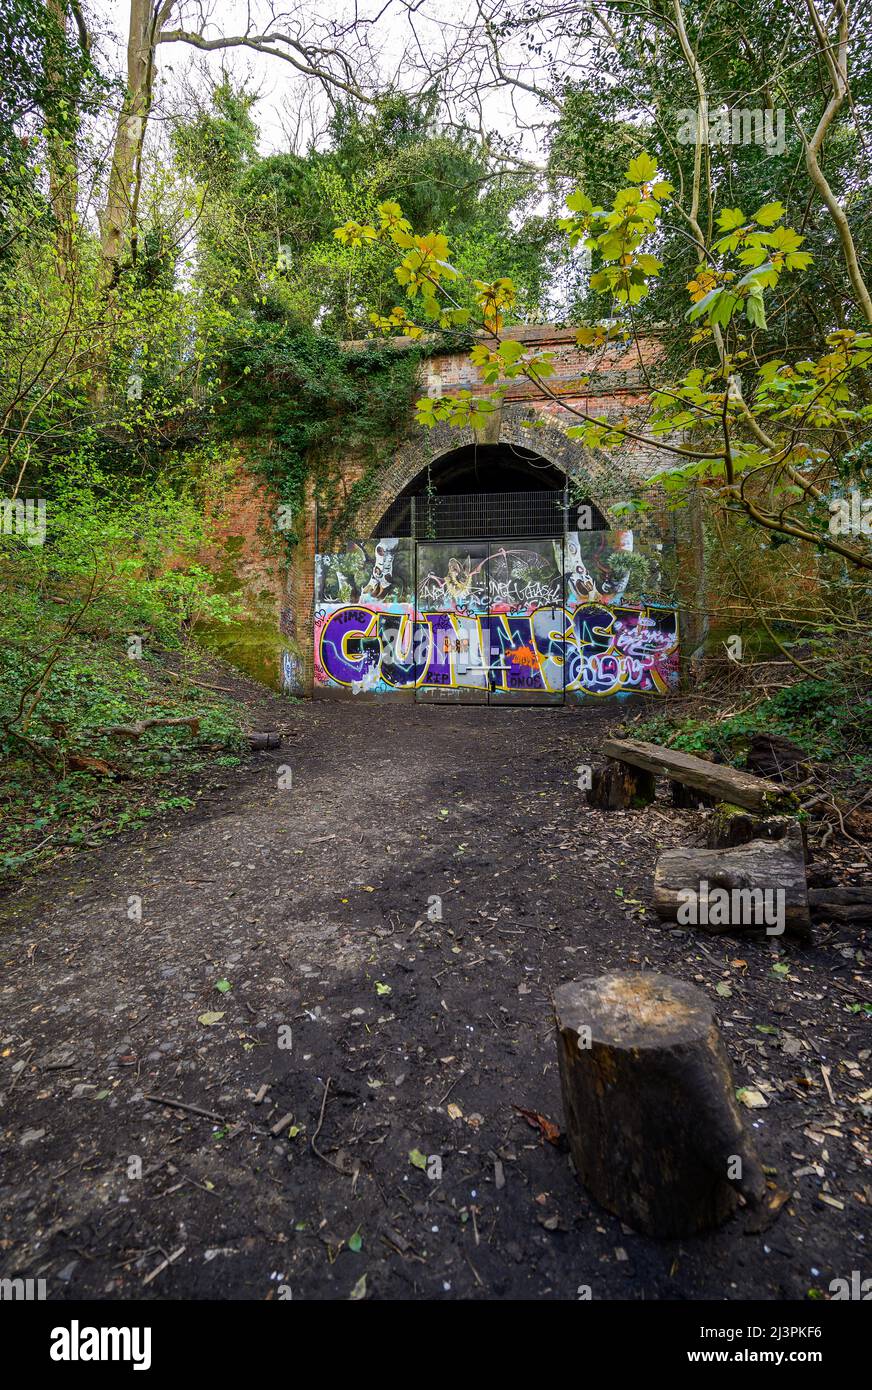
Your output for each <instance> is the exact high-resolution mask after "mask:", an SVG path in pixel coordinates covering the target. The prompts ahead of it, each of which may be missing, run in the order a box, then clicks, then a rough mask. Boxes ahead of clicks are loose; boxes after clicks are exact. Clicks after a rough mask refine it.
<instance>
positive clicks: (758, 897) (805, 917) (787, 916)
mask: <svg viewBox="0 0 872 1390" xmlns="http://www.w3.org/2000/svg"><path fill="white" fill-rule="evenodd" d="M654 910H655V912H656V913H657V916H658V917H660V918H661V919H662V920H663V921H666V922H678V923H679V924H680V925H682V926H683V925H690V926H695V927H699V928H700V929H701V930H702V931H707V932H711V933H713V934H714V935H717V934H718V933H719V932H728V931H735V930H737V929H740V930H742V931H746V932H747V931H764V930H765V931H766V933H767V935H771V936H779V935H781V933H782V932H793V933H795V934H796V935H797V936H800V937H802V938H804V939H805V940H808V939H809V938H810V936H811V917H810V914H809V909H808V886H807V883H806V877H805V856H804V854H803V849H802V838H801V835H799V834H798V833H796V834H793V833H791V834H789V835H785V837H784V838H783V839H781V840H751V841H750V843H749V844H747V845H739V846H738V847H737V848H735V849H670V850H666V852H665V853H664V854H661V856H660V858H659V859H658V860H657V867H656V868H655V870H654Z"/></svg>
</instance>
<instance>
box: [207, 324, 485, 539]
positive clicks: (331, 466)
mask: <svg viewBox="0 0 872 1390" xmlns="http://www.w3.org/2000/svg"><path fill="white" fill-rule="evenodd" d="M468 348H469V339H468V337H467V336H466V335H460V334H456V333H454V334H439V335H434V336H433V337H432V338H430V339H428V340H427V341H426V342H422V341H420V340H419V341H417V342H415V343H411V344H408V345H405V344H398V343H396V342H394V343H390V342H387V341H383V340H375V339H374V340H372V341H371V342H366V343H359V344H353V345H343V344H342V343H340V342H338V341H337V340H336V339H333V338H330V337H327V336H322V335H321V334H319V333H318V332H316V331H315V330H312V329H299V328H298V329H291V328H289V327H288V326H287V325H286V324H278V323H257V324H255V325H254V326H253V327H252V331H251V333H250V334H249V335H248V336H246V337H245V338H244V339H238V340H236V341H234V342H231V343H229V344H228V347H227V351H226V355H225V363H224V386H223V390H222V408H221V413H220V416H219V426H220V428H221V429H222V431H223V432H224V434H225V435H226V436H227V437H228V438H231V437H232V438H233V439H235V440H239V441H242V442H244V443H245V444H246V445H247V448H246V455H247V460H248V465H249V467H250V468H252V469H253V470H254V471H256V472H257V473H258V475H259V476H260V477H261V478H262V479H263V481H264V482H265V483H266V484H267V485H268V486H269V487H270V488H271V489H272V491H273V492H274V493H275V495H276V497H277V499H278V501H279V503H280V504H284V505H285V506H286V507H289V508H290V514H291V515H292V517H293V518H297V517H299V516H300V515H301V513H302V510H303V506H304V502H305V495H306V485H307V483H308V481H309V480H310V479H313V480H314V483H315V495H316V497H317V499H318V503H319V507H320V508H321V512H322V514H323V515H326V516H328V517H329V518H330V528H329V529H330V533H331V534H332V535H334V536H339V535H341V534H343V532H348V531H349V530H350V529H353V522H354V518H355V516H356V514H357V512H358V511H359V509H360V507H361V506H362V504H363V503H364V502H365V501H366V500H367V499H368V498H369V497H371V496H373V495H374V494H375V492H376V491H377V490H378V486H379V478H380V475H381V472H382V470H383V469H384V468H385V467H386V466H387V465H388V464H389V462H390V460H391V458H392V457H393V455H394V453H395V451H396V449H397V447H398V446H399V444H400V443H401V442H402V440H403V439H404V438H405V437H406V435H407V433H408V431H409V430H410V428H411V426H412V421H413V418H414V409H413V406H414V401H415V399H416V398H417V396H418V395H420V392H421V366H422V363H423V361H424V359H425V358H427V357H429V356H434V355H436V354H439V353H445V352H463V351H468ZM350 457H353V458H354V459H355V462H356V463H357V464H358V466H360V464H363V472H362V474H361V475H360V477H359V478H358V479H357V481H355V482H354V483H352V484H350V485H348V484H347V483H346V481H345V479H344V477H343V472H344V467H345V465H346V463H347V461H348V460H349V458H350ZM285 539H286V540H287V541H288V543H289V544H290V545H291V546H293V545H294V544H295V543H296V541H297V540H298V539H299V536H298V534H297V531H296V527H294V526H292V527H291V528H290V529H289V530H287V531H286V532H285Z"/></svg>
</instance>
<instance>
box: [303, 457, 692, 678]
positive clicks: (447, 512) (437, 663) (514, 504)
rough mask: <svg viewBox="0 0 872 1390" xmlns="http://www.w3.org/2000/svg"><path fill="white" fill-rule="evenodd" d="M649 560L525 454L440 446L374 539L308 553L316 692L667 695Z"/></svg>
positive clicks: (664, 644)
mask: <svg viewBox="0 0 872 1390" xmlns="http://www.w3.org/2000/svg"><path fill="white" fill-rule="evenodd" d="M476 484H477V485H479V486H481V485H482V484H483V485H484V486H485V487H486V488H488V489H489V490H486V491H484V490H472V488H473V486H474V485H476ZM319 539H320V530H319ZM656 561H657V555H656V551H653V552H652V553H651V554H649V555H648V556H647V557H646V556H645V555H644V554H643V552H642V551H641V550H640V548H639V546H638V543H637V537H636V536H635V535H634V532H633V530H632V529H630V527H629V526H628V525H626V524H615V523H614V520H612V521H611V523H610V519H609V518H608V517H607V516H606V515H605V514H604V513H603V511H601V510H600V509H599V508H598V507H597V506H596V504H595V503H593V502H592V501H587V500H585V501H578V500H577V498H576V496H575V495H574V490H573V489H572V488H571V487H570V483H569V480H568V478H567V476H566V474H565V473H563V472H562V471H561V470H560V469H559V468H557V467H555V466H554V465H553V464H552V463H550V462H549V461H548V460H547V459H545V458H542V457H541V456H540V455H538V454H535V453H534V452H533V451H531V450H526V449H520V448H518V447H517V446H514V445H512V446H505V445H485V446H477V445H471V446H466V447H464V448H461V449H456V450H452V451H449V452H448V453H446V454H444V455H442V456H441V457H439V458H438V459H436V460H434V461H433V462H432V463H431V464H430V465H428V467H427V469H426V470H425V471H424V473H423V474H422V475H421V476H419V477H416V478H415V479H413V480H412V482H411V483H410V484H409V485H408V486H407V487H406V488H405V489H404V490H403V491H402V492H401V493H400V494H399V496H398V497H397V498H396V499H395V500H394V501H393V502H392V503H391V504H390V506H389V507H388V508H387V510H386V511H385V512H384V513H383V515H382V516H381V517H380V518H379V520H378V521H377V522H376V523H375V525H374V527H373V528H372V534H371V535H369V536H366V537H363V536H354V537H343V538H341V539H338V540H337V539H334V538H331V539H330V540H329V541H328V542H326V543H324V544H319V546H318V547H317V554H316V561H315V589H314V610H313V636H314V663H313V666H314V691H315V694H316V696H328V697H340V698H341V697H347V696H370V697H375V696H402V695H405V696H407V697H411V698H413V699H415V700H419V701H422V702H429V703H453V704H457V703H463V704H480V705H500V704H503V705H505V704H561V703H563V702H564V701H565V700H566V699H567V698H570V697H573V698H574V697H578V696H586V695H598V696H603V695H615V694H625V693H630V692H631V691H639V692H644V693H658V692H659V693H666V691H667V690H668V689H669V688H670V687H671V686H672V685H673V684H674V683H675V681H676V679H677V675H678V615H677V613H676V611H675V609H674V608H668V607H666V606H664V605H659V604H657V603H656V602H655V600H654V598H653V597H652V592H651V590H652V584H651V582H650V580H651V578H652V569H656V568H657V565H656ZM646 578H647V580H648V581H649V582H648V583H647V585H646V584H645V583H643V580H644V579H646ZM646 587H647V589H648V590H649V592H645V589H646ZM654 587H655V588H656V580H655V584H654Z"/></svg>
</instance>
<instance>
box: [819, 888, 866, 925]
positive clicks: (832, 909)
mask: <svg viewBox="0 0 872 1390" xmlns="http://www.w3.org/2000/svg"><path fill="white" fill-rule="evenodd" d="M808 901H809V906H810V908H811V911H812V916H813V917H816V918H824V919H825V920H826V921H830V922H859V923H861V924H865V923H868V922H872V885H867V886H866V887H865V888H863V887H861V888H835V887H832V886H830V887H827V888H810V889H809V890H808Z"/></svg>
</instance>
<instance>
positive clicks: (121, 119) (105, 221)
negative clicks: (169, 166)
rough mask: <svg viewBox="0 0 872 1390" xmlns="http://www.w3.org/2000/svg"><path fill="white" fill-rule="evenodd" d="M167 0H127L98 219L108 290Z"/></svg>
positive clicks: (126, 232) (132, 200)
mask: <svg viewBox="0 0 872 1390" xmlns="http://www.w3.org/2000/svg"><path fill="white" fill-rule="evenodd" d="M172 6H173V0H159V3H157V4H154V3H152V0H130V28H129V31H128V38H127V91H126V93H125V96H124V101H123V102H122V104H121V110H120V111H119V113H118V121H117V124H116V126H115V140H114V144H113V148H112V163H111V166H110V170H109V187H108V191H107V195H106V205H105V207H104V209H103V212H102V214H101V217H100V248H101V253H102V261H103V265H102V282H103V287H104V289H107V290H108V289H111V288H112V287H113V286H114V285H115V283H116V281H117V279H118V275H119V273H120V269H121V257H122V254H123V250H124V245H125V241H126V239H127V237H128V236H130V235H133V236H135V235H136V220H137V205H138V201H139V181H140V172H141V171H140V161H141V158H142V146H143V141H144V139H145V130H146V123H147V121H148V117H149V113H150V112H151V104H152V98H153V92H154V65H155V54H156V52H157V43H158V35H159V34H160V30H161V26H162V25H163V24H164V23H165V22H166V20H167V19H168V18H169V14H170V11H171V10H172Z"/></svg>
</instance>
